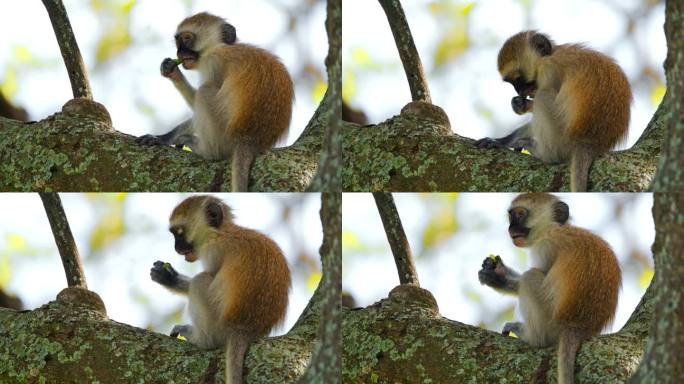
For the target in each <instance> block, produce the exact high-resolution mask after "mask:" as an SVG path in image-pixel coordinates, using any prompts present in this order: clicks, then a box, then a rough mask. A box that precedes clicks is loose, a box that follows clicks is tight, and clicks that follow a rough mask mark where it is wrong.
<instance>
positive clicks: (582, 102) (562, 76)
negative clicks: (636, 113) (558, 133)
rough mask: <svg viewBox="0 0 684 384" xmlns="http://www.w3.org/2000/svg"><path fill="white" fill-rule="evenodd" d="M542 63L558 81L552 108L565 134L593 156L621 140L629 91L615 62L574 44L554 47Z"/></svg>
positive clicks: (624, 77)
mask: <svg viewBox="0 0 684 384" xmlns="http://www.w3.org/2000/svg"><path fill="white" fill-rule="evenodd" d="M546 60H549V62H550V65H552V66H553V67H554V72H556V73H555V75H556V76H558V79H557V80H560V82H559V83H560V84H561V85H560V89H559V90H558V96H557V102H556V105H557V107H558V112H559V114H560V115H561V117H562V118H563V120H564V122H565V128H566V129H565V133H566V135H567V136H568V137H570V138H571V139H572V140H573V142H579V143H581V144H582V145H585V146H587V147H589V148H593V149H594V151H595V152H596V153H603V152H607V151H608V150H610V149H611V148H612V147H613V146H615V144H617V143H618V142H619V141H621V140H622V139H624V137H625V136H626V134H627V129H628V126H629V117H630V104H631V102H632V92H631V88H630V85H629V81H628V80H627V77H626V76H625V74H624V72H623V71H622V69H621V68H620V67H619V66H618V65H617V64H616V63H615V61H613V59H611V58H610V57H608V56H606V55H604V54H602V53H600V52H597V51H594V50H591V49H589V48H586V47H584V46H582V45H577V44H569V45H560V46H558V47H556V49H555V50H554V52H553V54H552V55H551V56H549V57H548V59H546ZM561 68H562V70H561Z"/></svg>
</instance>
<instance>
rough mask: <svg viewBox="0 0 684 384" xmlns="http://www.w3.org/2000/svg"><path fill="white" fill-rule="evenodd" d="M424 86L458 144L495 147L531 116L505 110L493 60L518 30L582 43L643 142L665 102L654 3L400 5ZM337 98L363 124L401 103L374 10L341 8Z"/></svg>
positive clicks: (661, 40) (357, 2) (458, 1)
mask: <svg viewBox="0 0 684 384" xmlns="http://www.w3.org/2000/svg"><path fill="white" fill-rule="evenodd" d="M401 3H402V5H403V8H404V12H405V13H406V15H407V18H408V22H409V25H410V27H411V32H412V34H413V39H414V41H415V43H416V47H417V48H418V52H419V54H420V56H421V59H422V62H423V66H424V68H425V72H426V74H427V77H428V82H429V86H430V91H431V94H432V102H433V103H434V104H436V105H439V106H441V107H442V108H444V110H445V111H446V113H447V115H448V116H449V120H450V121H451V128H452V130H453V131H454V132H455V133H457V134H459V135H462V136H466V137H470V138H481V137H485V136H494V137H500V136H504V135H506V134H508V133H510V132H511V131H512V130H513V128H515V127H518V126H520V125H522V124H524V123H525V122H527V121H528V120H530V116H531V115H529V114H528V115H526V116H518V115H516V114H515V113H514V112H513V110H512V109H511V106H510V105H511V104H510V103H511V98H512V97H513V96H515V92H514V90H513V87H512V86H511V85H510V84H507V83H504V82H503V81H502V80H501V77H500V75H499V73H498V71H497V68H496V56H497V54H498V51H499V48H501V46H502V45H503V43H504V41H506V39H507V38H508V37H510V36H512V35H513V34H515V33H517V32H519V31H521V30H525V29H537V30H539V31H542V32H544V33H547V34H549V35H550V36H551V38H552V39H554V40H555V41H556V42H557V43H577V42H584V43H586V44H587V45H588V46H589V47H591V48H594V49H597V50H599V51H601V52H603V53H605V54H608V55H609V56H612V57H613V58H614V59H615V60H616V61H617V62H618V64H619V65H620V66H621V67H622V69H623V70H624V71H625V73H626V75H627V77H628V79H629V81H630V83H631V84H632V89H633V92H634V103H633V104H632V119H631V122H630V133H629V137H628V139H627V140H626V141H625V143H624V144H623V145H622V146H621V147H620V148H625V147H629V146H631V145H632V144H633V143H634V142H635V141H636V140H637V139H638V138H639V135H640V134H641V133H642V132H643V130H644V128H646V125H647V123H648V121H649V120H650V118H651V116H652V115H653V112H655V108H656V107H657V105H658V104H659V103H660V100H661V99H662V97H663V95H664V93H665V85H664V84H665V77H664V72H663V68H662V65H663V61H664V60H665V55H666V52H667V48H666V43H665V34H664V32H663V24H664V22H665V5H664V1H662V0H470V1H468V0H431V1H422V0H402V2H401ZM342 20H343V21H342V26H343V30H342V36H343V43H342V54H343V67H344V68H343V74H342V79H343V82H342V84H343V85H342V86H343V98H344V100H345V101H346V102H347V103H348V104H349V105H350V106H351V107H352V108H354V109H356V110H358V112H363V113H364V114H365V115H366V116H367V117H368V121H369V122H370V123H379V122H382V121H383V120H385V119H387V118H389V117H391V116H393V115H396V114H398V113H399V111H400V109H401V108H402V107H403V106H404V105H405V104H406V103H407V102H409V101H410V100H411V94H410V92H409V87H408V84H407V82H406V76H405V75H404V71H403V67H402V65H401V61H400V60H399V56H398V53H397V48H396V45H395V43H394V39H393V38H392V33H391V30H390V28H389V25H388V22H387V18H386V17H385V14H384V13H383V11H382V8H381V7H380V5H379V4H378V3H377V2H376V1H366V0H346V1H345V2H344V8H343V15H342Z"/></svg>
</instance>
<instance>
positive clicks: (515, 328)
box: [501, 322, 523, 337]
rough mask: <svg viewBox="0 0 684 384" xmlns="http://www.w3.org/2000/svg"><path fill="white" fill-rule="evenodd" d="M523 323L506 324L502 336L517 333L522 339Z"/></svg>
mask: <svg viewBox="0 0 684 384" xmlns="http://www.w3.org/2000/svg"><path fill="white" fill-rule="evenodd" d="M522 326H523V325H522V323H518V322H515V323H506V324H504V327H503V329H502V330H501V334H502V335H504V336H509V335H510V334H511V332H513V333H515V334H516V335H518V337H520V334H521V333H522Z"/></svg>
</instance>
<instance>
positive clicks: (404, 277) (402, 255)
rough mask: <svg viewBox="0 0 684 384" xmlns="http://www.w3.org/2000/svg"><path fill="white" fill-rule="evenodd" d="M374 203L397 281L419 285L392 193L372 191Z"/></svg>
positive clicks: (409, 246)
mask: <svg viewBox="0 0 684 384" xmlns="http://www.w3.org/2000/svg"><path fill="white" fill-rule="evenodd" d="M373 198H374V199H375V205H377V206H378V212H379V213H380V219H381V220H382V225H383V227H384V228H385V233H386V234H387V241H388V242H389V244H390V248H391V249H392V255H393V256H394V263H395V264H396V265H397V272H398V273H399V282H400V283H401V284H413V285H416V286H420V282H419V281H418V273H416V266H415V265H414V264H413V254H412V252H411V245H409V242H408V239H407V238H406V233H405V232H404V227H403V226H402V225H401V218H400V217H399V212H398V211H397V206H396V205H395V204H394V199H393V198H392V194H390V193H386V192H373Z"/></svg>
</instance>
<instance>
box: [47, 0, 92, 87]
mask: <svg viewBox="0 0 684 384" xmlns="http://www.w3.org/2000/svg"><path fill="white" fill-rule="evenodd" d="M43 5H44V6H45V9H46V10H47V12H48V15H49V16H50V22H51V23H52V29H54V31H55V37H56V38H57V44H59V50H60V51H61V52H62V59H64V65H65V66H66V70H67V73H68V74H69V81H70V82H71V91H72V93H73V95H74V97H84V98H87V99H91V100H92V98H93V91H92V90H91V89H90V82H89V81H88V71H87V70H86V66H85V63H84V62H83V57H82V56H81V50H80V49H79V48H78V43H76V37H75V36H74V31H73V29H71V23H70V22H69V15H67V11H66V9H65V8H64V4H62V1H61V0H43Z"/></svg>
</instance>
